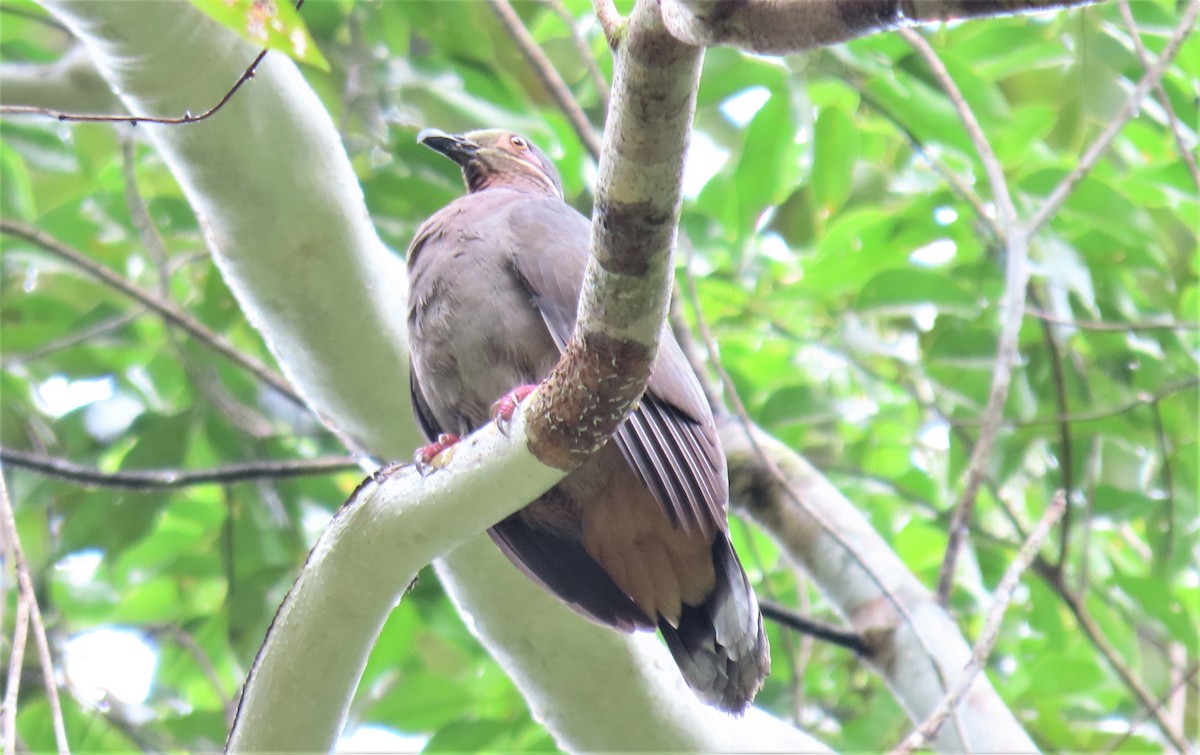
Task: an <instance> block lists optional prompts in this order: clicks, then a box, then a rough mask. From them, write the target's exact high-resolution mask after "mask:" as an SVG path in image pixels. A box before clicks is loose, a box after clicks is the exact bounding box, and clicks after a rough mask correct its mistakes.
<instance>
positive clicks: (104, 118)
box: [0, 0, 304, 126]
mask: <svg viewBox="0 0 1200 755" xmlns="http://www.w3.org/2000/svg"><path fill="white" fill-rule="evenodd" d="M301 5H304V0H296V10H299V9H300V6H301ZM268 52H269V50H268V49H267V48H263V50H262V51H261V52H260V53H258V55H257V56H255V58H254V60H253V61H252V62H251V63H250V65H249V66H247V68H246V70H245V71H243V72H242V75H241V76H239V77H238V80H237V81H235V82H233V86H232V87H230V88H229V91H227V92H226V93H225V95H224V96H223V97H221V99H220V100H218V101H217V103H216V104H215V105H213V106H212V107H210V108H209V109H208V110H205V111H204V112H203V113H201V114H200V115H192V113H191V111H190V110H185V111H184V113H183V115H181V116H179V117H177V118H171V117H158V116H150V115H124V114H117V115H90V114H86V113H68V112H65V111H62V110H55V109H53V108H44V107H35V106H30V105H0V115H40V116H45V117H47V118H54V119H56V120H59V121H70V122H72V123H128V124H129V125H130V126H136V125H138V124H139V123H159V124H163V125H168V126H178V125H183V124H187V123H199V122H200V121H203V120H207V119H208V118H211V117H212V116H213V115H216V113H217V111H219V110H220V109H221V108H223V107H225V104H226V103H228V102H229V100H231V99H233V95H235V94H237V91H238V90H239V89H241V88H242V84H245V83H246V82H247V81H249V80H250V79H252V78H254V73H255V71H257V70H258V66H259V64H260V63H262V61H263V58H265V57H266V56H267V53H268Z"/></svg>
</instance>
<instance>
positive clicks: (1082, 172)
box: [1026, 0, 1200, 235]
mask: <svg viewBox="0 0 1200 755" xmlns="http://www.w3.org/2000/svg"><path fill="white" fill-rule="evenodd" d="M1197 15H1200V0H1191V1H1190V2H1189V3H1188V4H1187V7H1186V8H1185V9H1184V11H1183V17H1182V18H1181V19H1180V20H1179V25H1178V26H1176V27H1175V32H1174V33H1173V34H1172V35H1171V39H1170V40H1169V41H1168V42H1167V46H1166V47H1165V48H1163V51H1162V54H1161V55H1159V56H1158V60H1156V61H1155V62H1154V65H1153V66H1151V67H1150V68H1149V69H1148V70H1147V71H1146V74H1145V75H1144V76H1142V78H1141V81H1139V82H1138V83H1137V86H1136V87H1134V89H1133V92H1132V93H1131V94H1130V95H1129V97H1128V98H1126V100H1125V104H1123V105H1122V106H1121V108H1120V110H1118V111H1117V112H1116V113H1115V114H1114V115H1113V116H1112V118H1111V119H1110V120H1109V122H1108V124H1107V125H1106V126H1105V127H1104V129H1103V130H1102V131H1101V132H1100V135H1099V136H1097V137H1096V140H1095V141H1093V142H1092V143H1091V145H1090V146H1089V147H1088V148H1087V149H1086V150H1084V152H1083V155H1082V156H1081V157H1080V158H1079V162H1077V163H1076V164H1075V168H1074V169H1073V170H1072V171H1071V172H1070V173H1069V174H1067V176H1066V177H1065V178H1063V180H1062V181H1060V182H1059V184H1058V185H1057V186H1055V187H1054V189H1053V191H1051V192H1050V196H1048V197H1046V201H1045V202H1043V203H1042V206H1041V209H1039V210H1038V212H1037V214H1036V215H1034V217H1033V219H1032V220H1030V221H1029V223H1028V226H1027V227H1026V230H1027V232H1028V233H1029V234H1030V235H1033V234H1034V233H1037V231H1038V229H1040V228H1041V227H1042V226H1043V225H1045V224H1046V222H1047V221H1048V220H1049V219H1050V218H1052V217H1053V216H1054V213H1056V212H1058V208H1059V207H1061V206H1062V203H1063V202H1065V201H1066V199H1067V197H1068V196H1070V195H1071V191H1072V190H1074V188H1075V185H1076V184H1078V183H1079V182H1080V181H1082V180H1083V177H1084V176H1086V175H1087V174H1088V172H1089V171H1091V169H1092V168H1093V167H1094V166H1095V165H1096V162H1097V161H1098V160H1099V159H1100V156H1101V155H1103V154H1104V152H1105V151H1106V150H1107V149H1108V146H1109V145H1110V144H1112V141H1113V139H1115V138H1116V136H1117V134H1118V133H1119V132H1120V131H1121V129H1122V128H1123V127H1124V126H1125V124H1126V123H1127V122H1128V121H1129V119H1130V118H1132V117H1133V116H1134V115H1135V114H1136V113H1137V112H1138V108H1139V107H1140V105H1141V102H1142V100H1143V99H1145V97H1146V94H1147V93H1148V92H1149V91H1150V88H1151V87H1153V86H1154V85H1155V84H1156V83H1158V82H1160V81H1162V77H1163V74H1164V73H1166V70H1167V68H1168V67H1169V66H1170V65H1171V63H1172V62H1173V61H1174V60H1175V55H1176V54H1177V53H1178V52H1179V48H1180V47H1181V46H1182V45H1183V40H1184V39H1185V38H1186V37H1187V36H1188V34H1189V33H1191V31H1192V30H1193V29H1195V27H1196V17H1197Z"/></svg>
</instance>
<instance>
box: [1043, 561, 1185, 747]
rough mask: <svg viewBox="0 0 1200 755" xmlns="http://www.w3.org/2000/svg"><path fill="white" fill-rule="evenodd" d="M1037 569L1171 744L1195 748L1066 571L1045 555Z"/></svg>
mask: <svg viewBox="0 0 1200 755" xmlns="http://www.w3.org/2000/svg"><path fill="white" fill-rule="evenodd" d="M1033 570H1034V572H1035V573H1037V574H1038V575H1039V576H1040V577H1041V578H1042V579H1043V580H1045V582H1046V584H1048V585H1049V586H1050V587H1051V588H1053V589H1054V591H1055V592H1056V593H1058V596H1059V597H1060V598H1061V599H1062V601H1063V602H1064V603H1066V604H1067V608H1069V609H1070V611H1071V613H1072V615H1074V616H1075V621H1076V623H1078V624H1079V627H1080V628H1081V629H1083V631H1084V634H1086V635H1087V636H1088V639H1089V640H1091V642H1092V644H1093V645H1094V646H1095V647H1096V649H1097V650H1099V651H1100V654H1101V655H1103V656H1104V658H1105V659H1106V660H1107V661H1108V664H1109V665H1110V666H1112V668H1113V670H1114V671H1116V672H1117V676H1119V677H1121V681H1123V682H1124V683H1125V686H1126V687H1128V688H1129V689H1130V690H1132V691H1133V693H1134V694H1135V695H1136V696H1137V698H1138V700H1139V701H1141V704H1142V706H1143V708H1144V709H1146V710H1148V711H1150V714H1151V715H1152V716H1154V720H1155V721H1156V722H1157V723H1158V727H1159V729H1160V730H1161V731H1162V733H1163V735H1164V736H1166V738H1167V739H1168V740H1169V741H1170V742H1171V745H1172V746H1173V747H1175V749H1176V750H1178V751H1179V752H1181V753H1183V752H1191V751H1192V748H1191V746H1190V745H1189V744H1188V741H1187V738H1186V737H1184V736H1183V733H1182V732H1180V731H1177V730H1176V728H1175V724H1174V722H1172V721H1171V719H1170V718H1168V717H1167V716H1166V715H1165V713H1164V712H1163V709H1162V705H1161V704H1159V702H1158V701H1157V700H1156V699H1155V696H1154V694H1153V693H1151V692H1150V690H1148V689H1147V688H1146V685H1145V683H1143V682H1142V680H1141V679H1139V678H1138V677H1137V676H1136V675H1135V674H1134V673H1133V671H1132V670H1131V669H1130V668H1129V665H1128V664H1127V663H1125V660H1124V658H1122V657H1121V653H1120V652H1119V651H1118V650H1117V649H1116V648H1114V647H1113V646H1112V643H1111V642H1109V641H1108V638H1107V637H1106V636H1105V635H1104V632H1103V631H1102V630H1101V629H1100V626H1099V625H1098V624H1097V623H1096V620H1095V619H1093V618H1092V615H1091V613H1089V612H1088V610H1087V607H1086V606H1085V605H1084V602H1083V600H1081V599H1080V597H1079V596H1078V595H1076V594H1075V593H1074V592H1072V591H1071V590H1070V589H1069V588H1068V587H1067V585H1066V583H1065V582H1064V581H1063V575H1062V571H1061V570H1059V569H1058V568H1056V567H1055V566H1054V565H1053V564H1051V563H1050V562H1048V561H1046V560H1044V559H1042V558H1038V559H1036V560H1034V562H1033Z"/></svg>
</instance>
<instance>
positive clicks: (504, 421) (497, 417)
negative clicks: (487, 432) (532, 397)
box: [492, 385, 537, 436]
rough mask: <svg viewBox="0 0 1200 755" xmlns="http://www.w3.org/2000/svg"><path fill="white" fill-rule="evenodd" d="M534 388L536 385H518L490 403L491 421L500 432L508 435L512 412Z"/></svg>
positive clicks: (514, 411) (513, 412)
mask: <svg viewBox="0 0 1200 755" xmlns="http://www.w3.org/2000/svg"><path fill="white" fill-rule="evenodd" d="M536 390H537V386H536V385H518V386H517V387H516V388H513V389H512V390H511V391H509V392H508V393H506V394H504V395H503V396H501V397H500V398H498V399H496V403H494V404H492V421H493V422H495V423H496V428H497V429H498V430H499V431H500V432H501V433H503V434H504V435H506V436H507V435H508V426H509V425H510V424H512V418H513V414H515V413H516V411H517V407H518V406H519V405H520V404H521V402H522V401H524V400H525V399H527V398H529V394H531V393H533V392H534V391H536Z"/></svg>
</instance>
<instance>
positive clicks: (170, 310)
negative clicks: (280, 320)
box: [0, 218, 307, 409]
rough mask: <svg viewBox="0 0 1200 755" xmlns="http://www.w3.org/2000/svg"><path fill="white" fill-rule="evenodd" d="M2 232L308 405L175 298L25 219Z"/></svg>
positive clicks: (1, 226) (4, 224)
mask: <svg viewBox="0 0 1200 755" xmlns="http://www.w3.org/2000/svg"><path fill="white" fill-rule="evenodd" d="M0 233H6V234H9V235H11V236H16V237H18V238H22V239H25V240H26V241H28V242H30V243H32V244H35V245H37V246H38V247H40V248H41V249H42V250H44V251H47V252H50V253H51V254H53V255H55V256H56V257H59V258H61V259H64V260H66V261H67V262H70V263H71V264H72V265H75V266H76V267H78V268H80V269H82V270H84V271H85V272H87V273H88V274H89V275H91V276H92V277H94V278H98V279H99V280H101V281H102V282H103V283H105V284H106V285H108V286H109V287H111V288H114V289H116V290H118V291H120V292H121V293H123V294H125V295H126V296H129V297H130V298H133V299H135V300H137V301H138V302H140V303H142V304H143V305H145V306H146V307H148V308H149V309H151V310H153V311H155V312H157V313H158V314H159V315H160V316H161V317H162V318H163V319H164V320H166V321H167V322H169V323H171V324H173V325H177V326H178V327H180V328H182V329H183V330H185V331H187V332H188V333H189V334H190V335H192V336H193V337H194V338H197V339H198V340H200V341H201V342H203V343H205V344H207V345H208V346H209V347H211V348H212V349H214V350H215V351H217V352H219V353H220V354H221V355H222V356H224V357H226V358H227V359H229V360H230V361H231V362H233V363H234V364H237V365H240V366H241V367H243V368H244V369H246V370H247V371H248V372H250V373H251V374H253V375H254V376H255V377H256V378H258V379H259V380H261V381H262V382H264V383H266V384H267V385H269V386H270V387H271V388H274V389H275V390H276V391H278V392H279V393H280V394H281V395H283V396H284V397H285V398H287V399H289V400H290V401H291V402H292V403H294V404H296V405H297V406H299V407H302V408H305V409H307V405H306V404H305V403H304V399H302V398H300V395H299V394H297V393H296V391H295V390H293V389H292V387H291V386H290V385H288V383H287V381H285V380H284V379H283V378H282V377H280V376H279V375H278V374H277V373H275V372H274V371H273V370H271V369H270V368H269V367H267V366H266V365H264V364H263V363H262V362H259V361H258V360H257V359H255V358H253V357H251V356H249V355H248V354H244V353H243V352H241V351H239V350H238V349H237V348H236V347H235V346H233V344H231V343H230V342H229V341H228V340H226V339H225V338H224V337H223V336H221V335H220V334H218V333H216V332H214V331H213V330H211V329H210V328H209V327H208V326H207V325H205V324H203V323H201V322H200V321H199V320H196V319H195V318H194V317H192V316H191V315H189V314H188V313H187V312H185V311H183V310H182V309H180V308H179V307H178V306H176V305H175V304H174V303H172V302H168V301H163V300H162V299H161V298H159V297H157V296H155V295H154V294H151V293H150V292H148V291H144V290H142V289H141V288H138V287H137V286H135V285H133V284H132V283H130V282H128V281H126V280H125V279H124V278H122V277H121V276H119V275H117V274H116V273H114V272H112V271H111V270H109V269H108V268H106V267H104V266H103V265H100V264H97V263H96V262H94V261H92V260H91V259H90V258H89V257H88V256H87V255H85V254H83V253H82V252H80V251H78V250H76V249H73V248H71V247H69V246H67V245H66V244H64V243H62V242H61V241H59V240H58V239H55V238H53V237H52V236H50V235H48V234H46V233H43V232H42V231H41V230H39V229H37V228H34V227H33V226H29V225H25V224H24V223H20V222H17V221H15V220H10V219H8V218H0Z"/></svg>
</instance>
